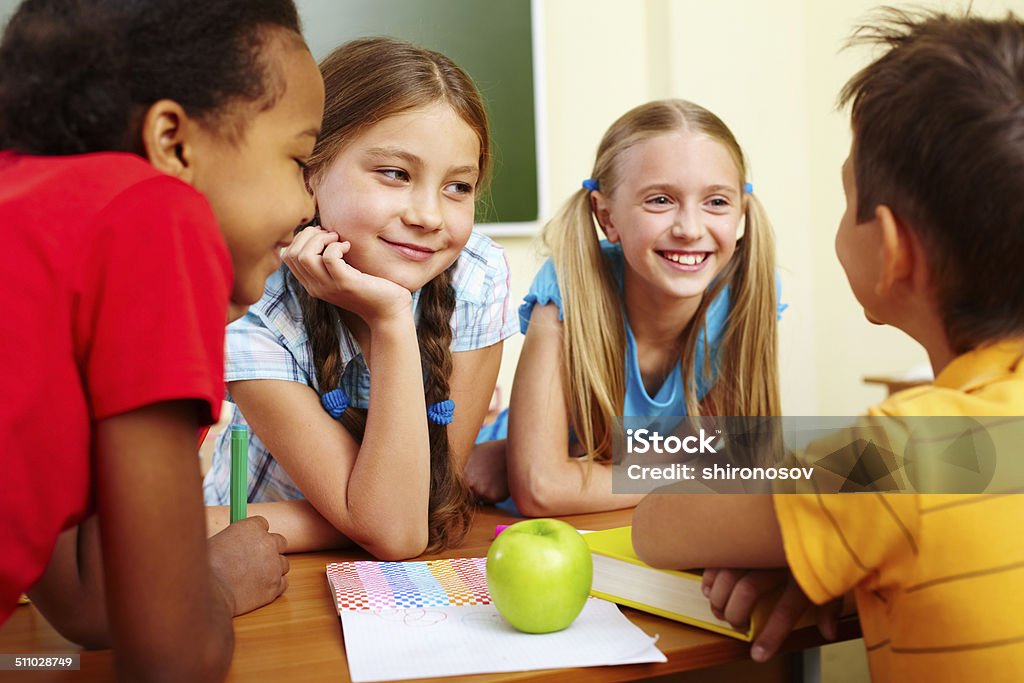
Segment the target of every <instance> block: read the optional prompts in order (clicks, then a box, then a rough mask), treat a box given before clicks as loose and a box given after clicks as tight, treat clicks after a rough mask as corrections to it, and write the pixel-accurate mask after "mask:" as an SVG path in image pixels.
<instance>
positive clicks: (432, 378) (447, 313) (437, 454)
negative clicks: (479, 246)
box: [416, 261, 473, 552]
mask: <svg viewBox="0 0 1024 683" xmlns="http://www.w3.org/2000/svg"><path fill="white" fill-rule="evenodd" d="M455 263H458V261H456V262H455ZM454 272H455V265H454V264H453V265H452V266H451V267H449V268H448V270H446V271H444V273H442V274H441V275H439V276H437V277H436V278H434V279H433V280H431V281H430V282H428V283H427V284H426V285H424V286H423V289H421V290H420V301H419V314H420V319H419V322H418V323H417V325H416V336H417V337H418V338H419V345H420V358H421V359H422V363H423V389H424V392H425V394H426V405H427V406H429V405H430V404H432V403H437V402H438V401H444V400H445V399H447V398H448V379H449V377H451V374H452V351H451V343H452V328H451V320H452V314H453V313H454V312H455V290H454V289H453V288H452V284H451V283H452V275H453V273H454ZM455 410H456V413H455V415H456V419H458V406H455ZM427 428H428V430H429V431H430V516H429V520H428V533H429V537H428V542H427V552H436V551H438V550H441V549H443V548H448V547H451V546H454V545H458V543H459V542H460V541H462V539H463V537H464V536H465V535H466V532H467V531H469V524H470V522H471V521H472V517H473V501H472V497H471V496H470V493H469V488H468V487H467V486H466V484H465V482H464V481H463V479H462V470H461V468H460V467H458V466H456V464H455V463H454V462H453V461H452V454H451V449H450V448H449V445H448V426H447V425H438V424H434V423H433V422H427Z"/></svg>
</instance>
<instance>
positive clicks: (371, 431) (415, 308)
mask: <svg viewBox="0 0 1024 683" xmlns="http://www.w3.org/2000/svg"><path fill="white" fill-rule="evenodd" d="M321 72H322V74H323V76H324V81H325V88H326V93H327V94H326V107H325V117H324V122H323V128H322V132H321V136H320V138H319V139H318V141H317V144H316V148H315V150H314V152H313V156H312V158H311V159H310V162H309V165H308V168H307V178H308V181H309V185H310V188H311V189H312V191H313V194H314V197H315V199H316V202H317V211H318V219H319V220H318V221H316V222H314V224H313V225H311V226H309V227H306V228H305V229H303V230H302V231H301V232H300V233H299V234H298V235H297V236H296V237H295V240H294V242H293V243H292V244H291V245H290V246H289V247H288V248H287V249H285V250H284V252H283V260H284V264H285V266H284V267H283V268H281V270H280V271H279V272H277V273H276V274H275V275H273V276H271V278H270V280H269V281H268V283H267V290H266V293H265V295H264V297H263V299H262V300H261V301H260V302H259V303H258V304H256V305H255V306H253V307H252V308H251V309H250V310H249V312H248V314H247V315H246V316H245V317H244V318H243V319H241V320H239V321H238V322H237V323H235V324H233V325H232V326H231V327H229V329H228V341H227V346H228V360H227V368H226V372H227V381H228V389H229V392H230V395H231V399H232V400H233V401H234V403H235V404H236V406H237V408H238V410H236V412H235V416H234V418H233V424H247V425H248V426H249V428H250V437H249V456H250V459H249V501H250V502H251V503H255V504H254V505H251V506H250V507H251V509H252V513H253V514H260V515H264V516H265V517H266V518H267V519H268V520H269V521H270V525H271V528H272V529H274V530H275V531H280V532H282V533H284V534H285V535H286V537H287V538H288V550H289V551H297V550H307V549H313V548H322V547H326V546H330V545H338V544H341V543H344V542H346V541H347V540H351V541H354V542H355V543H357V544H359V545H360V546H362V547H363V548H365V549H366V550H368V551H369V552H371V553H372V554H373V555H375V556H376V557H378V558H381V559H386V560H398V559H405V558H408V557H413V556H416V555H419V554H420V553H422V552H424V551H425V550H430V551H435V550H438V549H441V548H444V547H448V546H452V545H456V544H458V543H459V541H460V540H461V539H462V537H463V535H464V534H465V532H466V531H467V529H468V527H469V522H470V515H471V511H472V508H473V502H472V499H471V497H470V493H469V490H468V488H467V487H466V485H465V484H464V482H463V476H462V470H463V466H464V464H465V462H466V459H467V458H468V456H469V453H470V450H471V448H472V444H473V440H474V438H475V436H476V434H477V432H478V431H479V429H480V425H481V423H482V422H483V418H484V415H485V414H486V411H487V404H488V402H489V400H490V397H491V393H492V392H493V390H494V385H495V381H496V379H497V373H498V366H499V364H500V360H501V348H502V340H504V339H505V338H507V337H508V336H510V335H511V334H513V333H514V331H515V319H514V316H512V315H511V301H510V299H509V296H508V266H507V264H506V262H505V258H504V254H503V252H502V250H501V248H500V247H499V246H497V245H495V244H494V243H493V242H491V240H489V239H488V238H487V237H484V236H482V235H480V234H477V233H474V232H473V215H474V203H475V200H476V199H477V195H478V191H479V189H480V187H481V186H482V185H483V183H484V179H485V178H486V175H487V168H488V162H489V158H490V146H489V135H488V127H487V117H486V113H485V110H484V106H483V103H482V101H481V98H480V94H479V92H478V91H477V89H476V87H475V86H474V85H473V83H472V81H471V80H470V79H469V77H468V76H467V75H466V74H465V73H464V72H463V71H462V70H461V69H460V68H459V67H458V66H456V65H455V64H453V63H452V62H451V60H449V59H448V58H446V57H445V56H443V55H441V54H438V53H436V52H431V51H429V50H425V49H421V48H418V47H415V46H413V45H410V44H408V43H404V42H401V41H396V40H393V39H386V38H368V39H362V40H356V41H353V42H351V43H347V44H345V45H343V46H341V47H340V48H338V49H337V50H335V51H334V52H333V53H332V54H331V55H330V56H328V57H327V59H325V60H324V62H323V63H322V64H321ZM226 433H227V432H225V434H226ZM229 451H230V448H229V439H228V438H227V437H226V436H225V437H222V438H221V440H220V441H219V442H218V444H217V448H216V452H215V455H214V460H213V465H212V469H211V471H210V473H209V474H208V475H207V477H206V481H205V495H206V501H207V504H210V505H219V506H223V505H224V504H226V503H227V502H228V497H229V495H228V488H229V486H228V483H229V469H230V456H229ZM208 522H209V523H210V526H211V531H213V530H216V529H219V528H221V527H222V526H224V525H226V523H227V510H226V508H224V507H216V508H210V509H209V512H208Z"/></svg>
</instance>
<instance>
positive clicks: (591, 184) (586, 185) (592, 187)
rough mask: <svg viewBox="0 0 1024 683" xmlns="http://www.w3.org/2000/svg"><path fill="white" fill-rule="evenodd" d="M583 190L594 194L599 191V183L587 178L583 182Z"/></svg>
mask: <svg viewBox="0 0 1024 683" xmlns="http://www.w3.org/2000/svg"><path fill="white" fill-rule="evenodd" d="M583 189H584V190H587V191H589V192H596V191H598V190H600V189H601V183H599V182H598V181H596V180H594V179H593V178H587V179H586V180H584V181H583Z"/></svg>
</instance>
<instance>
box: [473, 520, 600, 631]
mask: <svg viewBox="0 0 1024 683" xmlns="http://www.w3.org/2000/svg"><path fill="white" fill-rule="evenodd" d="M593 576H594V560H593V558H591V556H590V547H589V546H588V545H587V542H586V541H584V540H583V537H582V536H580V533H579V532H578V531H576V529H574V528H573V527H572V526H571V525H569V524H566V523H565V522H562V521H559V520H557V519H529V520H526V521H523V522H517V523H515V524H513V525H512V526H510V527H508V528H507V529H505V530H504V531H502V532H501V533H500V534H498V537H497V538H495V539H494V542H493V543H491V548H490V550H489V551H488V552H487V587H488V589H489V590H490V592H491V600H492V601H493V602H494V606H495V607H497V608H498V611H499V612H501V615H502V616H503V617H505V618H506V619H507V620H508V623H510V624H512V625H513V626H514V627H516V628H517V629H519V630H520V631H525V632H526V633H551V632H552V631H561V630H562V629H563V628H566V627H567V626H568V625H569V624H571V623H572V622H573V620H574V619H575V618H576V617H577V616H578V615H579V613H580V610H582V609H583V605H584V603H586V601H587V595H589V594H590V581H591V579H592V578H593Z"/></svg>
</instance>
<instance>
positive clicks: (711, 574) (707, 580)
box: [700, 569, 718, 598]
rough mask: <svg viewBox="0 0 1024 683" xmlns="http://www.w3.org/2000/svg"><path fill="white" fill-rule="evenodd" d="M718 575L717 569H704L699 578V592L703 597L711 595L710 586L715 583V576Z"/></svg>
mask: <svg viewBox="0 0 1024 683" xmlns="http://www.w3.org/2000/svg"><path fill="white" fill-rule="evenodd" d="M716 576H718V570H717V569H705V570H704V574H703V575H702V576H701V579H700V592H701V593H703V594H704V597H705V598H709V597H711V587H712V586H714V585H715V577H716Z"/></svg>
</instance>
